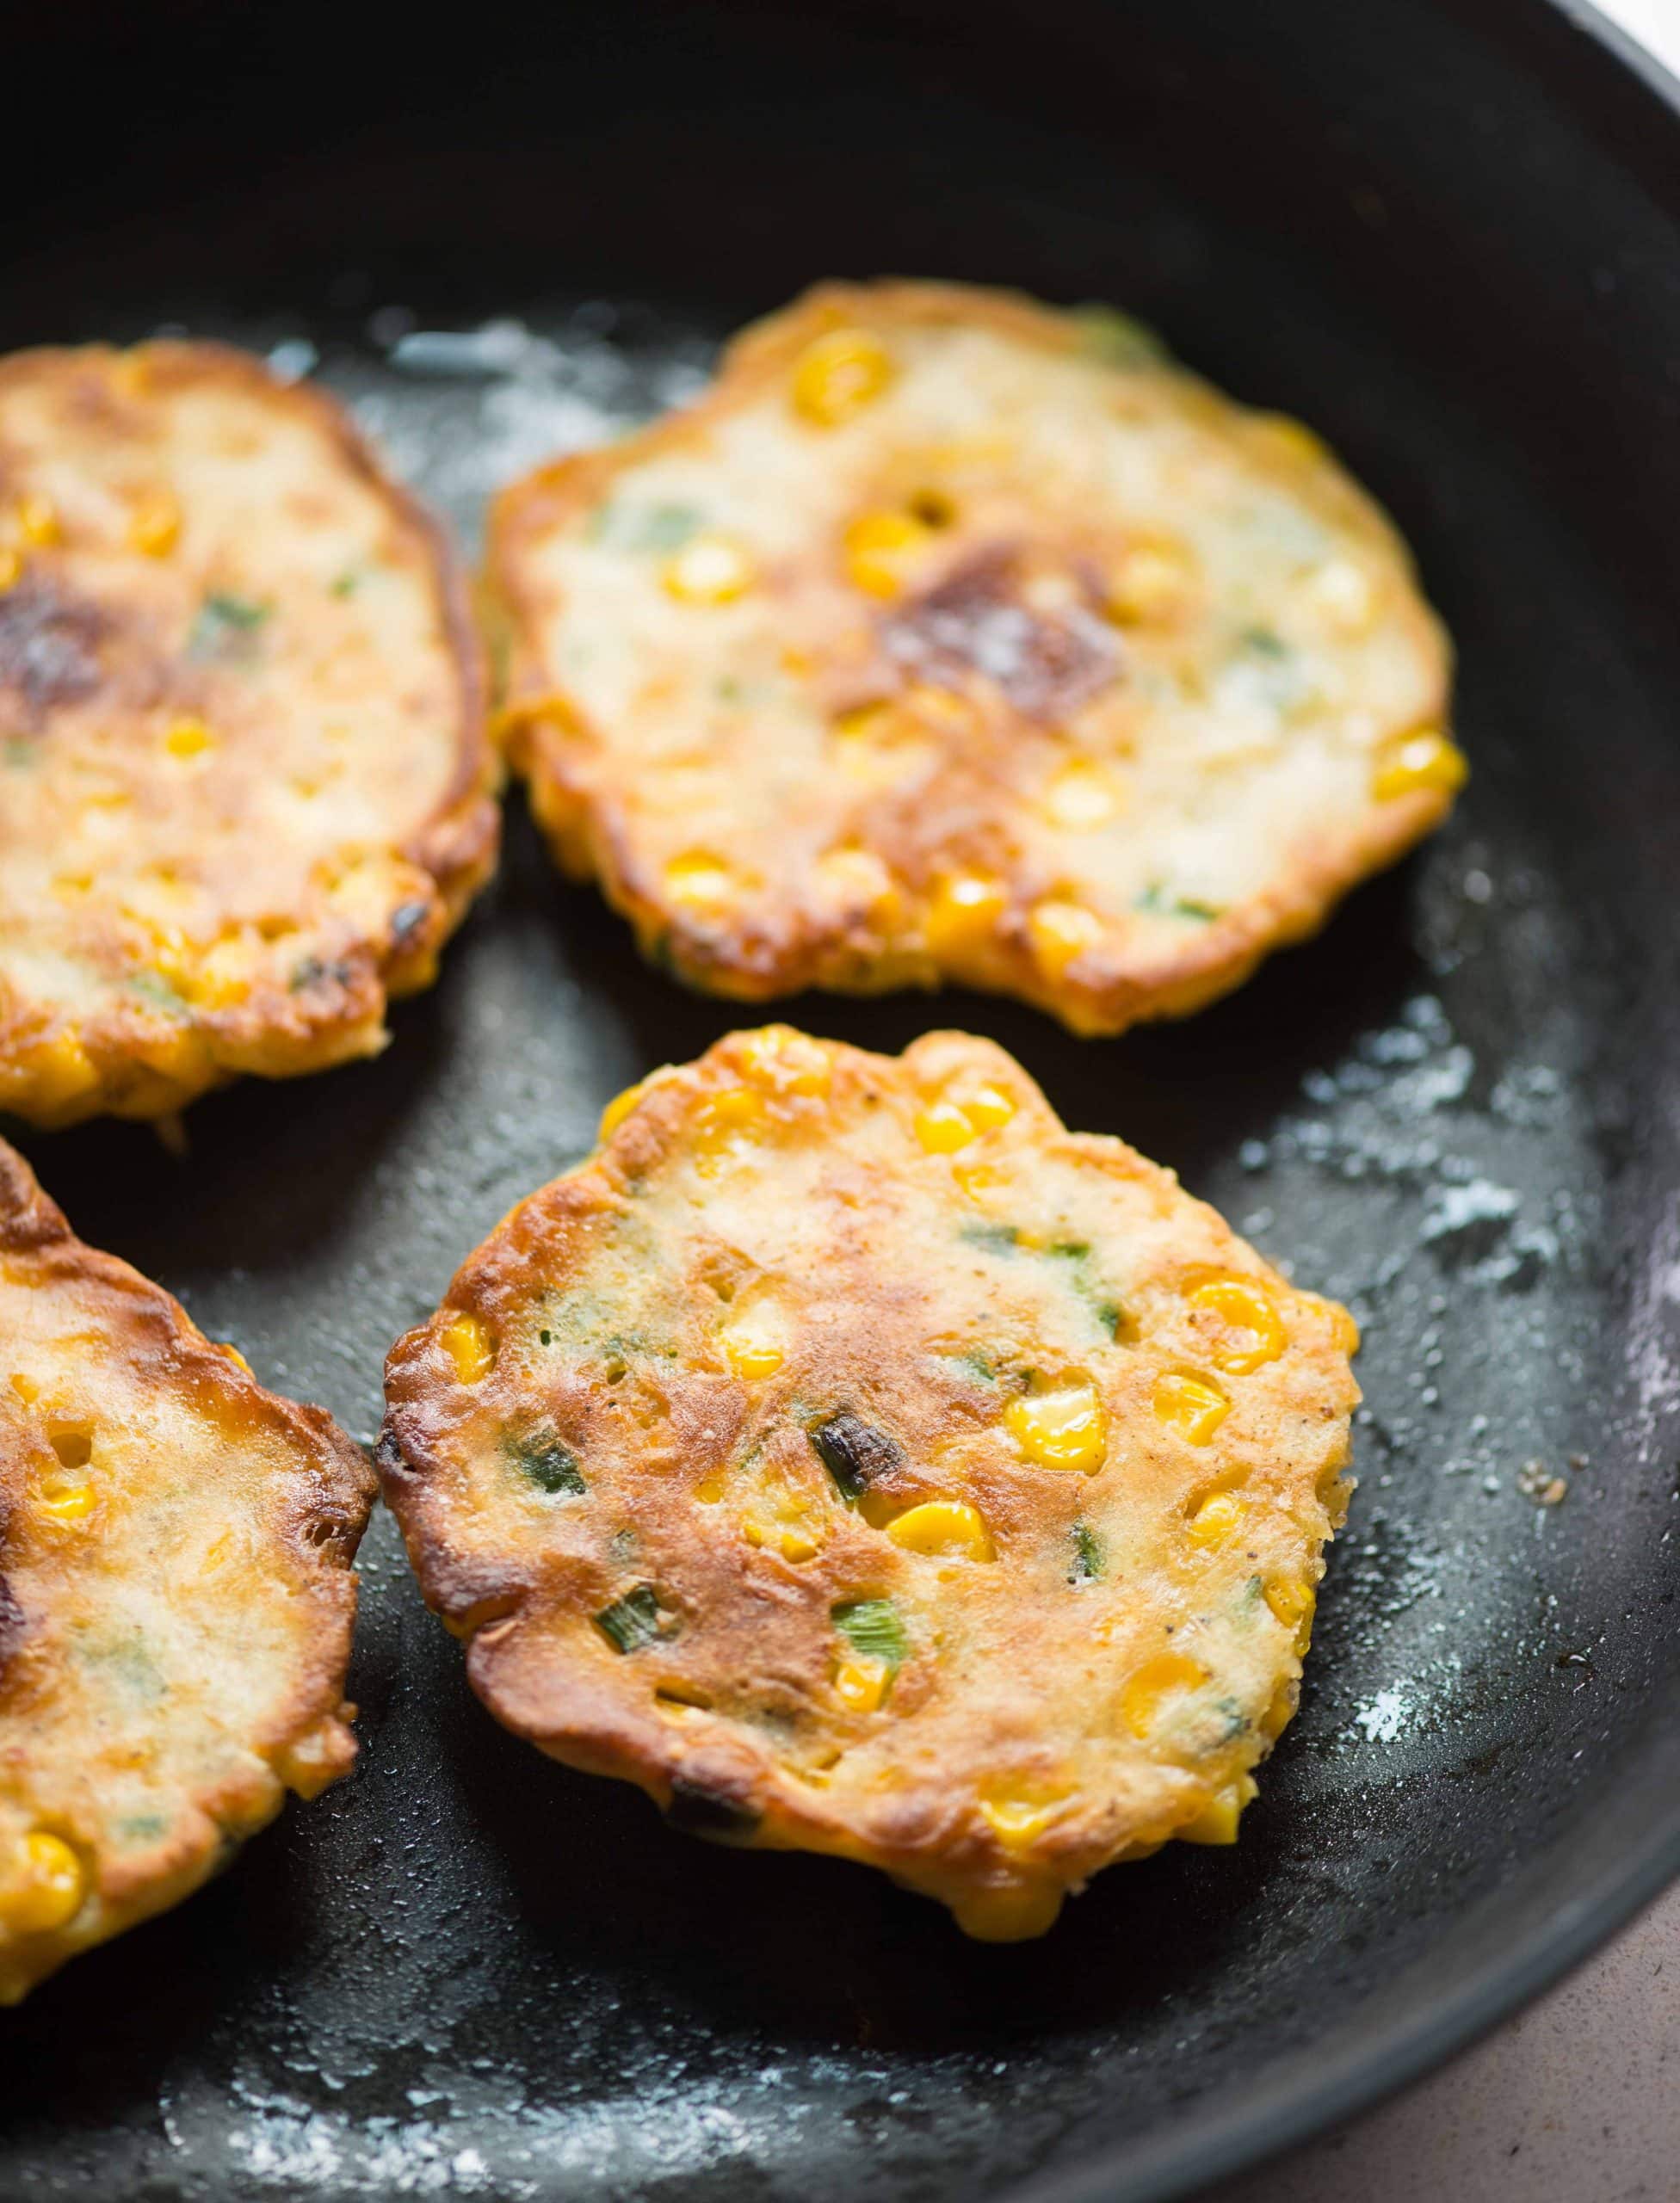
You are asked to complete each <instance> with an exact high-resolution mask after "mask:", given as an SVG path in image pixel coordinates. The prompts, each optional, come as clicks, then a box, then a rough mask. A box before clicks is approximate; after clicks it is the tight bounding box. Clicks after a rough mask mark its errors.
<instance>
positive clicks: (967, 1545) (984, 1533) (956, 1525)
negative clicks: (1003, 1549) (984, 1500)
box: [886, 1499, 998, 1560]
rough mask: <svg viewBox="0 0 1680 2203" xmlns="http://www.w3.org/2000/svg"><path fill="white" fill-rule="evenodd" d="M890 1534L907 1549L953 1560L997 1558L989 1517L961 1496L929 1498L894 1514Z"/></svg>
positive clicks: (889, 1528)
mask: <svg viewBox="0 0 1680 2203" xmlns="http://www.w3.org/2000/svg"><path fill="white" fill-rule="evenodd" d="M886 1534H887V1536H888V1537H889V1538H891V1539H892V1542H893V1544H894V1545H895V1546H903V1547H904V1549H905V1552H920V1553H927V1554H929V1555H930V1556H931V1557H933V1558H946V1559H952V1560H996V1558H998V1548H997V1547H996V1546H994V1545H993V1544H992V1542H991V1531H990V1530H988V1529H987V1527H986V1526H985V1516H984V1515H982V1514H981V1513H980V1510H979V1508H978V1507H971V1506H969V1504H968V1503H967V1501H966V1500H961V1499H927V1500H923V1503H922V1504H921V1505H920V1506H919V1507H912V1508H910V1509H907V1511H906V1512H905V1513H904V1514H902V1515H895V1516H894V1517H893V1519H892V1521H890V1522H889V1523H888V1524H887V1526H886Z"/></svg>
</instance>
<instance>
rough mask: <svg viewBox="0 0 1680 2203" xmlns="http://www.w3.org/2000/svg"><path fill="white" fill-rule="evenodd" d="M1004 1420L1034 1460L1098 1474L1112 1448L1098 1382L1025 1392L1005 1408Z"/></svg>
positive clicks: (1013, 1435) (1030, 1458)
mask: <svg viewBox="0 0 1680 2203" xmlns="http://www.w3.org/2000/svg"><path fill="white" fill-rule="evenodd" d="M1004 1428H1005V1429H1007V1430H1008V1432H1009V1434H1010V1437H1011V1438H1013V1439H1014V1441H1015V1442H1016V1445H1017V1446H1019V1447H1020V1448H1021V1450H1022V1453H1024V1454H1025V1455H1026V1456H1027V1458H1028V1460H1029V1461H1036V1462H1037V1463H1038V1465H1039V1466H1040V1467H1041V1468H1045V1469H1078V1470H1082V1471H1083V1472H1084V1474H1085V1475H1086V1476H1088V1477H1090V1476H1095V1475H1096V1472H1097V1471H1098V1469H1100V1468H1101V1467H1102V1466H1103V1455H1104V1453H1106V1452H1107V1451H1108V1445H1109V1432H1108V1419H1107V1417H1106V1416H1104V1414H1103V1403H1102V1401H1101V1400H1100V1399H1099V1398H1097V1396H1096V1386H1095V1385H1060V1386H1059V1387H1058V1388H1057V1389H1056V1390H1055V1391H1054V1392H1022V1393H1020V1394H1018V1395H1017V1396H1016V1398H1014V1399H1012V1400H1011V1401H1010V1404H1009V1405H1008V1406H1007V1407H1006V1408H1005V1409H1004Z"/></svg>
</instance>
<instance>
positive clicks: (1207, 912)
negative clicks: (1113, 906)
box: [1132, 881, 1225, 925]
mask: <svg viewBox="0 0 1680 2203" xmlns="http://www.w3.org/2000/svg"><path fill="white" fill-rule="evenodd" d="M1132 908H1133V910H1149V911H1152V913H1153V914H1154V915H1155V916H1157V917H1163V918H1195V919H1196V920H1197V921H1198V922H1199V923H1201V924H1204V925H1206V924H1208V923H1210V922H1211V921H1212V920H1213V919H1214V918H1219V917H1223V916H1224V915H1225V913H1224V912H1223V910H1220V906H1219V904H1217V903H1198V902H1197V901H1196V900H1195V898H1194V897H1193V896H1189V895H1169V894H1168V893H1167V892H1166V890H1165V889H1164V887H1163V886H1161V885H1160V883H1159V882H1158V881H1157V882H1156V883H1155V884H1154V885H1153V886H1149V887H1146V888H1145V889H1144V891H1143V892H1142V894H1141V895H1139V896H1136V897H1134V898H1133V903H1132Z"/></svg>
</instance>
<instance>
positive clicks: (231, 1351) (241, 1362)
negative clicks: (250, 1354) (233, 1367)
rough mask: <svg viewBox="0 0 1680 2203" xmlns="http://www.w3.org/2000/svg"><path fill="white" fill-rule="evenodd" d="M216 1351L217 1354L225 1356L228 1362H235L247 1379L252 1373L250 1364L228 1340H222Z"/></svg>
mask: <svg viewBox="0 0 1680 2203" xmlns="http://www.w3.org/2000/svg"><path fill="white" fill-rule="evenodd" d="M216 1351H217V1353H218V1354H225V1355H226V1356H227V1358H228V1360H229V1361H234V1362H237V1363H238V1366H239V1367H240V1368H241V1369H243V1370H244V1373H245V1374H246V1376H247V1377H249V1376H250V1374H251V1366H250V1362H248V1361H246V1360H245V1357H244V1355H243V1354H241V1353H240V1351H239V1349H238V1347H237V1346H235V1345H233V1344H232V1342H231V1341H230V1340H227V1339H224V1340H223V1341H222V1342H221V1343H220V1345H219V1346H218V1348H216Z"/></svg>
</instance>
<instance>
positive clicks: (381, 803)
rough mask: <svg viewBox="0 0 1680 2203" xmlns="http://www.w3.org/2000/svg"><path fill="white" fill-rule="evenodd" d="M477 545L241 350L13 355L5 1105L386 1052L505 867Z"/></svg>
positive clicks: (147, 1103) (312, 1066)
mask: <svg viewBox="0 0 1680 2203" xmlns="http://www.w3.org/2000/svg"><path fill="white" fill-rule="evenodd" d="M494 781H495V765H494V761H493V758H492V756H491V750H490V746H489V743H488V738H487V736H486V734H485V726H484V694H483V679H482V673H481V668H480V662H479V645H478V643H477V641H476V639H475V638H474V636H473V631H472V627H471V624H470V622H469V620H468V617H467V613H466V598H465V593H464V589H463V585H462V582H461V579H460V574H459V572H458V571H457V567H456V562H455V559H454V554H453V552H451V551H450V549H449V547H448V545H447V543H446V542H445V540H443V538H442V535H441V534H440V533H439V531H438V529H437V528H436V527H435V525H434V523H433V522H432V521H431V520H430V519H429V517H428V516H427V515H426V514H425V513H423V511H422V510H421V509H420V508H419V507H418V506H417V504H416V503H414V501H413V500H412V499H411V498H410V497H408V496H407V495H406V494H405V492H404V491H401V490H399V489H398V488H397V487H396V485H395V484H393V483H392V482H391V481H390V480H388V479H387V478H386V476H385V475H384V474H383V473H382V472H380V466H379V464H378V462H377V460H375V458H374V454H372V452H371V451H370V450H369V449H368V446H367V445H366V443H365V442H364V441H362V439H361V436H360V435H358V434H357V432H356V430H355V429H354V428H353V427H352V425H351V423H350V422H349V418H348V417H347V416H346V415H345V414H344V413H343V410H341V409H340V408H339V407H338V406H337V404H334V402H333V401H332V400H331V399H330V398H327V397H325V396H324V395H323V394H322V393H321V392H319V391H317V390H312V389H306V388H302V387H292V386H286V385H283V384H281V383H280V382H277V381H276V380H275V379H274V378H273V377H272V376H271V375H270V374H269V373H268V372H267V370H266V369H265V368H264V367H263V365H262V364H261V362H260V361H256V360H254V359H250V358H247V357H245V356H244V355H243V354H241V353H238V352H234V351H231V350H228V349H225V348H223V347H221V346H219V345H213V344H178V343H151V344H143V345H140V346H139V347H138V348H137V349H135V350H133V351H129V352H114V351H108V350H106V349H103V348H99V347H95V348H90V349H85V350H80V351H34V352H22V353H18V354H15V355H13V356H12V357H10V358H9V359H6V360H3V361H0V1108H3V1109H8V1110H12V1111H15V1113H16V1114H19V1115H21V1116H24V1117H28V1118H30V1119H32V1120H34V1121H35V1122H37V1123H39V1124H43V1125H61V1124H69V1123H71V1122H73V1121H75V1120H77V1119H78V1118H82V1117H87V1116H91V1115H94V1114H98V1113H100V1112H102V1111H111V1112H114V1113H115V1114H117V1115H119V1116H127V1117H151V1116H158V1115H163V1114H168V1113H170V1112H172V1111H173V1110H175V1109H176V1108H179V1107H180V1106H181V1105H182V1103H183V1102H186V1101H190V1100H191V1099H192V1098H193V1097H194V1096H195V1095H197V1094H201V1093H202V1092H203V1091H204V1090H205V1089H207V1088H208V1087H212V1086H216V1085H219V1084H220V1083H222V1082H223V1081H225V1080H226V1079H228V1078H231V1077H234V1076H235V1075H236V1074H237V1073H238V1072H241V1071H253V1072H256V1073H259V1074H261V1075H263V1077H289V1076H291V1075H292V1074H293V1073H295V1072H300V1071H319V1070H322V1069H324V1068H325V1067H326V1066H327V1065H328V1064H336V1063H341V1062H343V1061H345V1060H346V1059H348V1058H351V1057H355V1056H365V1055H369V1054H372V1053H374V1052H376V1051H377V1050H378V1049H379V1048H380V1046H383V1044H384V1040H385V1037H386V1036H385V1022H384V1020H385V1008H386V999H387V997H391V996H394V995H399V994H404V993H408V992H411V991H412V990H414V989H416V988H418V987H422V986H425V985H427V984H429V982H430V980H431V978H433V976H434V973H435V967H436V960H437V953H438V950H439V948H440V947H441V946H442V942H443V941H444V940H445V938H446V937H447V936H448V934H449V932H450V931H451V929H453V928H454V925H455V924H456V923H458V922H459V920H460V916H462V913H463V912H464V910H465V909H466V904H467V903H468V902H469V900H470V899H471V898H472V896H473V893H474V892H475V891H476V889H477V888H478V887H479V885H480V883H481V882H482V881H483V880H484V879H485V876H486V875H487V873H489V871H490V868H491V864H492V863H493V861H494V858H495V851H496V840H497V811H496V805H495V803H494V801H493V799H492V794H491V790H492V788H493V786H494Z"/></svg>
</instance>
